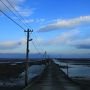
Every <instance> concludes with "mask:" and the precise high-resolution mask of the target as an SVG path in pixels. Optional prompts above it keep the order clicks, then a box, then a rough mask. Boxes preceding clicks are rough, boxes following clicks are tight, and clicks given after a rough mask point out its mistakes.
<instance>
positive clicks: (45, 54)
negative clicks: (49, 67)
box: [45, 51, 47, 60]
mask: <svg viewBox="0 0 90 90" xmlns="http://www.w3.org/2000/svg"><path fill="white" fill-rule="evenodd" d="M46 58H47V52H46V51H45V60H46Z"/></svg>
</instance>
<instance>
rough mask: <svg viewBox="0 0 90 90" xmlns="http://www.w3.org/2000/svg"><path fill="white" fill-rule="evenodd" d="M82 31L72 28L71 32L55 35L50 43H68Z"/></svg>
mask: <svg viewBox="0 0 90 90" xmlns="http://www.w3.org/2000/svg"><path fill="white" fill-rule="evenodd" d="M79 33H80V32H79V31H78V30H71V31H69V32H63V33H61V34H60V35H58V36H56V37H54V38H53V39H51V40H49V41H48V44H50V45H51V44H52V45H60V44H68V43H70V42H71V41H72V40H74V39H75V37H76V36H77V35H78V34H79Z"/></svg>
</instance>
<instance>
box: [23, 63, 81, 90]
mask: <svg viewBox="0 0 90 90" xmlns="http://www.w3.org/2000/svg"><path fill="white" fill-rule="evenodd" d="M23 90H81V89H80V87H79V86H78V85H76V84H75V83H73V82H72V81H71V80H69V79H68V78H67V77H66V75H65V74H64V73H63V72H62V71H61V70H60V68H59V66H58V65H56V64H54V63H53V62H52V63H51V64H50V65H48V66H47V68H46V70H45V71H44V73H43V74H42V75H41V77H40V78H39V79H37V80H36V81H35V82H34V83H32V84H29V85H28V86H27V87H26V88H24V89H23Z"/></svg>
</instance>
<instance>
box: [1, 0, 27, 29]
mask: <svg viewBox="0 0 90 90" xmlns="http://www.w3.org/2000/svg"><path fill="white" fill-rule="evenodd" d="M0 1H1V3H2V4H3V5H4V6H5V7H6V8H7V9H8V10H9V11H10V12H11V13H12V14H13V15H14V16H15V17H17V18H18V20H19V21H20V22H21V23H22V24H23V25H24V26H26V24H25V23H23V22H22V20H21V19H20V18H19V17H18V16H17V15H16V14H15V13H14V12H13V11H12V10H11V9H10V8H9V7H8V6H7V5H6V4H5V3H4V2H3V1H2V0H0ZM26 27H27V26H26ZM27 28H28V27H27Z"/></svg>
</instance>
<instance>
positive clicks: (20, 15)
mask: <svg viewBox="0 0 90 90" xmlns="http://www.w3.org/2000/svg"><path fill="white" fill-rule="evenodd" d="M7 2H8V4H9V5H10V6H11V7H12V8H13V10H14V11H15V12H16V13H17V14H18V15H19V17H20V18H21V19H22V20H23V21H25V19H24V18H23V17H22V16H21V15H20V13H19V12H18V11H17V10H16V9H15V7H14V6H13V5H12V4H11V2H10V1H9V0H7ZM21 19H20V20H21ZM22 20H21V21H22ZM22 23H23V22H22ZM23 24H24V25H25V26H26V27H27V28H28V27H29V26H28V25H27V24H25V23H23Z"/></svg>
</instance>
